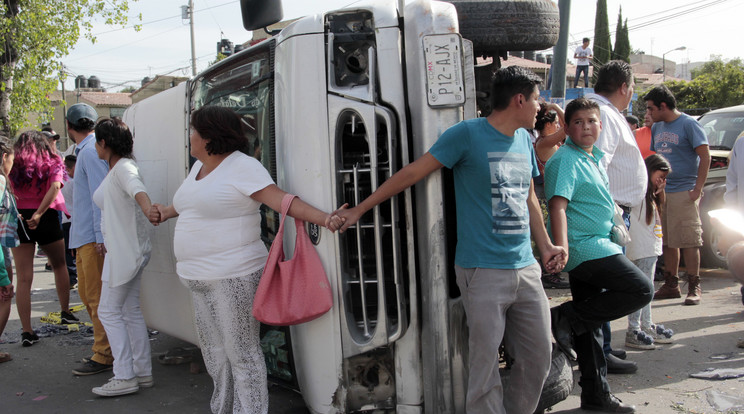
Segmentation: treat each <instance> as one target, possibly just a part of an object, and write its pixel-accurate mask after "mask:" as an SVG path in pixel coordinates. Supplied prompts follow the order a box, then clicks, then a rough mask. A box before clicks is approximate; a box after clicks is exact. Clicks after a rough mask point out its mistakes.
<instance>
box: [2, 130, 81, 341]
mask: <svg viewBox="0 0 744 414" xmlns="http://www.w3.org/2000/svg"><path fill="white" fill-rule="evenodd" d="M14 150H15V162H14V163H13V169H12V170H11V171H10V182H11V185H12V188H13V193H14V194H15V195H16V201H17V206H18V212H19V213H20V214H21V216H22V217H23V219H22V220H21V219H19V222H18V238H19V239H20V245H19V246H18V247H14V248H13V259H14V261H15V266H16V276H17V278H18V280H17V284H16V306H17V308H18V316H19V317H20V319H21V325H22V327H23V333H22V334H21V344H22V345H23V346H31V345H33V344H34V343H36V342H38V341H39V337H38V336H37V335H36V334H35V333H34V331H33V328H32V327H31V284H32V282H33V279H34V267H33V266H34V253H35V251H36V245H37V244H38V245H39V247H41V249H42V250H43V251H44V252H45V253H46V255H47V257H48V258H49V261H50V263H51V265H52V271H53V272H54V281H55V285H56V287H57V297H58V298H59V304H60V307H61V322H62V323H63V324H67V323H76V322H78V319H77V318H76V317H75V316H74V315H73V314H72V312H70V309H69V308H70V278H69V275H68V273H67V264H66V263H65V244H64V240H63V238H62V228H61V227H60V223H59V213H58V211H62V212H64V213H65V214H67V208H66V207H65V200H64V198H63V197H62V193H61V192H60V189H61V188H62V185H63V182H64V174H65V165H64V163H63V162H62V158H60V157H59V155H57V154H56V153H55V151H54V150H53V149H52V148H51V147H50V146H49V143H48V141H47V140H46V139H45V137H44V135H42V134H41V132H38V131H27V132H24V133H23V134H21V136H20V137H18V140H17V141H16V143H15V145H14Z"/></svg>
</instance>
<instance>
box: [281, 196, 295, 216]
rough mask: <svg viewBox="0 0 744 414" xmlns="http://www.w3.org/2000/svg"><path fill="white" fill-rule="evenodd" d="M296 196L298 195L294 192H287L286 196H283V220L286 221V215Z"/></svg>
mask: <svg viewBox="0 0 744 414" xmlns="http://www.w3.org/2000/svg"><path fill="white" fill-rule="evenodd" d="M295 197H297V196H296V195H294V194H289V193H287V194H285V195H284V198H282V221H284V217H285V216H286V215H287V213H288V212H289V206H291V205H292V201H294V199H295Z"/></svg>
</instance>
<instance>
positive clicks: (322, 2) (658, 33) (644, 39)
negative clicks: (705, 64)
mask: <svg viewBox="0 0 744 414" xmlns="http://www.w3.org/2000/svg"><path fill="white" fill-rule="evenodd" d="M409 1H410V0H406V2H409ZM564 1H565V0H564ZM357 3H360V2H359V1H354V0H284V1H283V8H284V18H285V19H291V18H296V17H301V16H305V15H308V14H314V13H321V12H324V11H328V10H333V9H337V8H341V7H344V6H347V5H354V4H357ZM186 4H188V0H139V1H137V2H132V3H131V4H130V8H131V10H130V12H131V13H130V16H132V17H131V18H130V23H140V24H141V26H142V30H140V31H139V32H136V31H135V30H134V29H133V28H132V27H131V24H130V26H128V27H125V28H121V27H111V26H106V25H103V24H96V25H95V26H94V29H93V34H94V35H95V36H96V43H95V44H92V43H91V41H90V40H88V39H85V38H82V37H81V39H80V41H79V42H78V43H77V45H76V46H75V47H74V49H73V50H72V52H71V53H70V54H69V55H68V56H66V57H65V58H63V59H62V63H63V64H64V65H65V68H66V71H67V73H68V79H67V81H66V82H65V87H66V88H67V89H68V90H69V89H73V88H74V78H75V77H76V76H78V75H84V76H86V77H90V76H92V75H95V76H96V77H98V78H99V79H100V80H101V82H102V86H103V87H104V88H106V89H107V90H108V91H112V92H115V91H119V90H120V89H122V88H123V87H125V86H134V87H139V86H140V82H141V80H142V78H144V77H146V76H148V77H151V78H152V77H154V76H155V75H166V74H171V75H177V76H191V42H190V30H189V24H188V20H182V19H181V6H182V5H186ZM621 5H622V14H623V19H626V18H627V19H628V27H629V36H630V45H631V48H632V49H634V50H635V49H639V50H642V51H644V52H645V53H646V54H653V55H656V56H661V55H662V54H664V53H666V59H668V60H670V61H674V62H677V63H683V62H687V61H691V62H697V61H707V60H709V59H710V57H711V55H720V56H721V57H722V58H723V59H724V60H728V59H733V58H743V59H744V41H742V40H741V39H742V37H741V35H740V31H741V27H742V23H744V18H743V17H742V16H744V2H743V1H740V0H653V1H651V0H622V1H621V0H607V9H608V17H609V22H610V34H611V37H612V42H613V45H614V34H615V25H616V23H617V18H618V12H619V10H620V6H621ZM194 10H195V12H194V22H195V36H194V37H195V46H196V57H197V72H200V71H202V70H204V69H205V68H207V67H208V66H209V63H210V62H212V61H214V59H215V56H216V50H217V46H216V45H217V42H219V40H220V39H221V38H226V39H229V40H230V41H232V42H233V43H235V44H238V43H243V42H246V41H248V40H250V38H251V34H250V33H249V32H247V31H246V30H244V29H243V25H242V20H241V18H240V2H239V0H194ZM140 13H141V15H142V19H141V21H139V20H137V19H136V18H135V16H137V15H138V14H140ZM595 13H596V1H595V0H572V1H571V15H570V19H569V27H570V29H569V51H571V52H570V54H571V55H573V52H572V51H573V49H574V48H575V47H576V46H578V45H579V44H580V43H581V38H582V37H589V38H592V37H593V36H594V16H595ZM592 45H593V43H592ZM682 46H684V47H685V48H686V49H685V50H682V51H673V50H674V49H676V48H678V47H682ZM667 52H669V53H667ZM547 53H552V51H548V52H547ZM569 59H570V58H569ZM570 60H572V59H570Z"/></svg>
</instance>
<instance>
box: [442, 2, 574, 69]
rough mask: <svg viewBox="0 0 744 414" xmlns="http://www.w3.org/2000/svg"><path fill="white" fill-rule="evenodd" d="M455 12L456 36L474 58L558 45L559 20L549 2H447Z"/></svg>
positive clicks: (554, 6) (556, 8) (552, 4)
mask: <svg viewBox="0 0 744 414" xmlns="http://www.w3.org/2000/svg"><path fill="white" fill-rule="evenodd" d="M448 1H449V2H450V3H452V4H453V5H454V6H455V9H457V16H458V20H459V23H460V34H462V36H463V37H464V38H466V39H468V40H470V41H472V42H473V50H474V52H475V54H476V56H483V55H488V56H494V57H495V56H498V55H499V52H506V51H509V50H543V49H547V48H550V47H553V46H554V45H555V44H556V42H558V29H559V28H560V16H559V13H558V6H556V5H555V3H554V2H552V1H551V0H509V1H506V0H497V1H493V0H448Z"/></svg>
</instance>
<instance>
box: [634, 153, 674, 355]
mask: <svg viewBox="0 0 744 414" xmlns="http://www.w3.org/2000/svg"><path fill="white" fill-rule="evenodd" d="M646 170H647V171H648V187H647V188H648V189H647V190H646V197H645V199H644V200H643V202H641V205H639V206H633V207H632V210H631V214H630V243H629V244H628V246H627V248H626V255H627V256H628V259H630V260H631V261H632V262H633V264H635V265H636V266H638V268H639V269H640V270H641V271H642V272H643V273H644V274H645V275H646V276H648V277H649V279H651V280H653V278H654V273H655V272H656V259H657V257H658V256H660V255H661V253H662V240H661V235H662V233H661V218H660V216H659V211H660V210H661V206H662V205H663V203H664V195H665V194H664V187H665V186H666V177H667V175H668V174H669V172H670V171H671V167H670V166H669V163H668V162H667V161H666V159H664V158H663V157H662V156H660V155H657V154H652V155H649V156H648V158H646ZM672 335H674V332H673V331H672V330H671V329H665V328H664V326H663V325H654V323H653V322H652V321H651V304H650V303H649V304H648V305H646V306H644V307H643V308H641V309H640V310H638V311H636V312H633V313H631V314H630V315H628V331H627V332H626V333H625V346H627V347H629V348H636V349H654V348H656V346H655V345H654V344H670V343H672Z"/></svg>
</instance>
